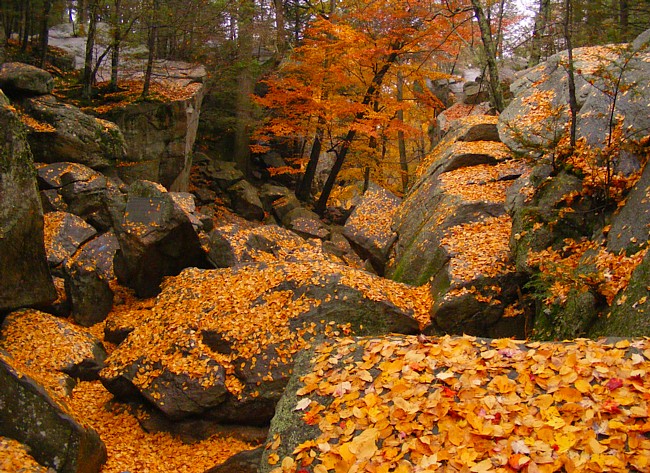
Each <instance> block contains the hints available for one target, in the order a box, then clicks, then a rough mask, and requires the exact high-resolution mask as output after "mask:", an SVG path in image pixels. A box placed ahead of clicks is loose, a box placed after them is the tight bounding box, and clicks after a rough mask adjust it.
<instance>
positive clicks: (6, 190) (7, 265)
mask: <svg viewBox="0 0 650 473" xmlns="http://www.w3.org/2000/svg"><path fill="white" fill-rule="evenodd" d="M0 130H2V131H0V136H1V141H0V201H1V202H2V205H0V268H1V269H0V312H2V311H6V310H11V309H15V308H18V307H25V306H34V305H41V304H47V303H49V302H52V301H54V299H56V292H55V290H54V285H53V283H52V278H51V277H50V273H49V270H48V267H47V261H46V258H45V248H44V245H43V210H42V207H41V201H40V199H39V197H38V190H37V187H36V172H35V171H34V165H33V162H32V154H31V151H30V149H29V145H28V144H27V139H26V132H25V127H24V126H23V124H22V123H21V122H20V120H19V119H18V116H17V114H16V112H15V109H13V107H11V105H10V104H9V101H8V100H7V98H6V97H5V95H4V94H3V93H2V91H0Z"/></svg>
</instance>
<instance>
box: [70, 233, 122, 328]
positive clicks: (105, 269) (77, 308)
mask: <svg viewBox="0 0 650 473" xmlns="http://www.w3.org/2000/svg"><path fill="white" fill-rule="evenodd" d="M119 248H120V245H119V243H118V241H117V238H116V237H115V235H114V234H113V233H112V232H108V233H104V234H103V235H101V236H99V237H97V238H95V239H93V240H91V241H89V242H88V243H86V244H85V245H83V246H82V247H81V249H80V250H79V251H78V252H77V254H75V255H74V257H72V258H70V259H69V260H68V261H67V262H66V263H65V267H64V278H65V289H66V295H67V300H68V302H69V303H70V304H71V307H72V317H73V318H74V320H75V322H77V323H78V324H80V325H82V326H85V327H89V326H91V325H94V324H96V323H98V322H101V321H102V320H104V319H105V318H106V316H107V315H108V313H109V312H110V310H111V309H112V308H113V291H112V290H111V288H110V286H109V282H110V281H111V280H112V279H113V278H114V277H115V274H114V272H113V258H114V257H115V253H116V252H117V250H118V249H119Z"/></svg>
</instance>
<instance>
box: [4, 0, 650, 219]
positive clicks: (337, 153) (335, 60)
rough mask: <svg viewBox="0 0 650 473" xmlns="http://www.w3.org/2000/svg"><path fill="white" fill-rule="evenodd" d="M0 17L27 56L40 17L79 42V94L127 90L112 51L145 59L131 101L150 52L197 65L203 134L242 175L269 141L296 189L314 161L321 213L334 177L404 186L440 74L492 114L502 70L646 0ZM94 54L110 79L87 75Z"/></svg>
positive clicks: (440, 104)
mask: <svg viewBox="0 0 650 473" xmlns="http://www.w3.org/2000/svg"><path fill="white" fill-rule="evenodd" d="M0 13H1V15H2V25H1V26H2V30H3V31H2V33H3V34H4V39H5V43H6V45H7V47H11V48H14V50H15V51H17V54H18V57H20V54H25V57H27V55H28V54H31V55H32V57H34V53H36V57H40V61H41V65H44V64H45V62H46V51H47V46H48V36H49V35H48V31H49V28H51V27H52V26H53V25H57V24H61V23H68V24H71V25H72V26H73V30H74V34H75V35H78V36H80V37H84V38H86V58H85V64H84V68H83V71H82V73H81V74H80V75H78V76H75V77H74V78H72V79H70V81H71V83H72V84H73V85H74V86H75V87H76V90H77V92H78V94H79V95H80V97H81V99H82V100H86V101H91V100H93V99H98V98H99V99H104V100H105V99H106V98H109V99H110V94H111V93H116V92H118V91H123V90H125V89H128V88H129V87H132V85H133V84H126V83H121V82H120V78H121V75H120V72H121V70H122V69H123V68H124V63H125V61H124V57H126V56H128V55H130V56H134V55H138V54H139V55H140V56H141V58H140V59H142V61H141V64H145V66H143V70H142V81H141V83H140V84H139V85H138V87H139V88H140V89H139V90H138V93H137V99H138V100H142V99H145V100H151V99H155V98H156V97H155V93H152V92H151V90H150V89H151V79H152V70H153V67H152V66H153V64H154V62H155V61H160V60H182V61H190V62H198V63H201V64H204V65H205V66H206V67H207V70H208V74H209V93H208V97H207V98H206V102H205V103H206V105H207V106H206V107H204V112H203V116H202V135H203V136H202V137H203V141H204V143H205V142H210V143H211V144H212V147H213V150H214V152H215V153H217V154H218V155H220V157H221V158H223V159H227V160H232V161H235V162H236V163H237V164H238V167H239V168H240V169H241V170H242V171H244V172H245V173H246V174H250V172H251V163H253V162H254V161H255V159H257V158H259V156H262V155H263V154H264V153H266V152H268V151H269V150H276V151H279V152H280V153H281V154H282V156H283V158H284V159H285V160H286V162H287V163H288V164H289V165H288V166H286V167H284V168H280V169H276V170H274V172H280V173H282V172H283V173H292V174H299V175H300V176H301V179H300V183H299V186H298V189H297V195H298V197H299V198H301V199H302V200H310V199H311V198H312V195H311V192H312V181H313V179H314V175H315V173H316V169H317V167H318V163H319V160H322V158H323V156H330V158H331V162H330V163H329V165H328V166H329V168H331V172H330V174H329V178H328V179H327V181H326V182H325V185H324V188H323V189H322V192H321V193H320V198H319V199H318V200H317V202H316V203H315V207H316V210H317V211H318V212H319V213H322V212H324V211H325V209H326V205H327V201H328V198H329V197H330V193H331V192H332V191H333V190H335V184H336V183H340V182H341V181H343V182H345V181H353V180H360V179H364V178H365V179H366V181H367V180H368V179H372V180H374V181H376V182H378V183H380V184H381V185H383V186H385V187H387V188H389V189H391V190H393V191H395V192H397V193H403V192H405V191H406V190H407V189H408V187H409V183H410V178H411V175H412V173H413V171H414V169H415V168H416V166H417V164H418V162H419V161H420V160H421V159H422V158H423V157H424V155H425V154H426V153H427V152H428V151H429V150H430V149H431V148H432V146H433V145H434V144H435V143H436V140H437V139H438V138H439V130H437V129H436V116H437V114H438V113H440V112H441V111H442V110H444V109H445V107H446V106H448V105H449V104H450V103H451V102H452V101H453V96H452V97H450V96H449V95H448V94H445V93H443V92H442V91H443V90H445V89H444V87H441V85H442V86H446V85H448V84H449V82H450V81H451V82H453V81H454V80H455V78H456V77H458V76H460V75H462V74H463V72H464V71H466V70H468V69H474V70H477V71H478V75H479V76H480V77H479V78H480V79H483V80H482V81H481V82H480V83H481V87H483V88H484V89H485V92H486V93H487V94H489V97H490V101H491V104H492V107H493V109H494V110H495V111H500V110H502V109H503V108H504V106H505V102H506V101H507V100H508V85H509V83H510V82H511V81H512V79H513V77H514V73H515V71H516V70H520V69H524V68H526V67H529V66H533V65H535V64H537V63H539V62H540V61H542V60H544V59H545V58H547V57H549V56H550V55H552V54H554V53H556V52H558V51H561V50H563V49H566V48H567V47H569V48H577V47H581V46H588V45H596V44H606V43H611V42H626V41H629V40H631V39H632V38H634V37H635V36H637V35H638V34H639V33H640V32H642V31H643V30H644V29H645V28H646V27H647V25H648V24H650V1H648V0H599V1H584V0H560V1H554V0H535V1H533V0H530V1H529V2H527V3H522V2H521V1H512V0H471V1H470V0H318V1H314V0H137V1H136V0H0ZM98 42H102V43H103V44H104V45H107V46H108V47H105V48H102V49H97V48H96V47H95V45H96V43H98ZM143 45H146V46H147V47H146V48H142V46H143ZM102 64H104V67H107V65H108V64H110V70H111V74H110V80H109V81H105V82H98V79H97V71H98V69H99V67H100V66H101V65H102ZM317 197H318V196H317Z"/></svg>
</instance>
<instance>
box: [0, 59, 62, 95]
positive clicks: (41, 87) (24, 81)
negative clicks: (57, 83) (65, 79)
mask: <svg viewBox="0 0 650 473" xmlns="http://www.w3.org/2000/svg"><path fill="white" fill-rule="evenodd" d="M53 86H54V78H53V77H52V74H50V73H49V72H47V71H45V70H43V69H40V68H38V67H34V66H31V65H29V64H24V63H22V62H5V63H4V64H2V65H0V89H2V90H3V92H4V93H6V94H7V95H9V96H12V97H13V96H25V95H27V96H29V95H45V94H49V93H50V92H52V87H53Z"/></svg>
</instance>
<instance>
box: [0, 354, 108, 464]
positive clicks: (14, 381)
mask: <svg viewBox="0 0 650 473" xmlns="http://www.w3.org/2000/svg"><path fill="white" fill-rule="evenodd" d="M0 384H1V385H2V389H1V390H0V435H2V436H5V437H10V438H12V439H15V440H17V441H19V442H21V443H23V444H25V445H27V446H29V447H30V452H31V455H32V456H33V457H34V459H35V460H36V461H37V462H38V463H40V464H41V465H44V466H47V467H50V468H52V469H54V470H55V471H57V472H59V473H99V471H100V469H101V466H102V464H103V463H104V462H105V461H106V447H105V446H104V443H103V442H102V441H101V439H100V438H99V435H97V433H96V432H95V431H94V430H92V429H90V428H88V427H85V426H84V425H83V424H82V423H80V422H79V421H78V420H76V419H75V418H74V417H73V416H72V414H71V413H70V412H69V410H68V408H67V407H66V405H65V404H64V401H63V400H62V399H58V398H56V397H53V396H51V395H50V394H49V393H48V391H46V390H45V389H44V388H43V386H42V385H41V384H39V379H38V377H37V376H35V375H32V374H31V373H30V371H29V369H28V368H27V367H26V366H25V365H24V364H22V363H19V362H17V361H16V360H14V359H12V357H11V356H9V355H7V354H6V352H4V351H3V350H0Z"/></svg>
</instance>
